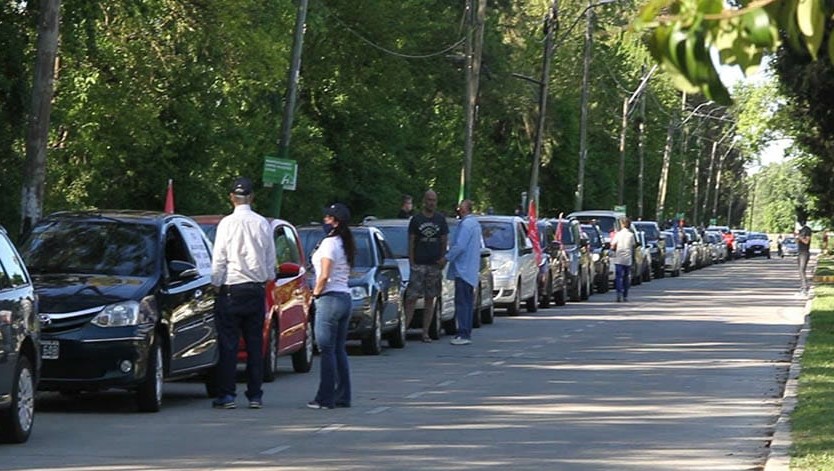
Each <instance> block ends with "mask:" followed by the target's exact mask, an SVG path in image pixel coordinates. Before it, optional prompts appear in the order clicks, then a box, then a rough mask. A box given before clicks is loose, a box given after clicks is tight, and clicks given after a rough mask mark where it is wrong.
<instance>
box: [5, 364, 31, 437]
mask: <svg viewBox="0 0 834 471" xmlns="http://www.w3.org/2000/svg"><path fill="white" fill-rule="evenodd" d="M34 423H35V372H34V371H33V369H32V363H31V362H30V361H29V358H28V357H27V356H26V355H20V356H19V357H18V359H17V365H15V373H14V378H13V382H12V397H11V404H10V405H9V408H8V409H6V410H4V411H2V413H0V438H2V440H3V441H4V442H8V443H23V442H25V441H26V440H28V439H29V435H30V434H31V433H32V425H33V424H34Z"/></svg>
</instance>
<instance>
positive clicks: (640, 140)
mask: <svg viewBox="0 0 834 471" xmlns="http://www.w3.org/2000/svg"><path fill="white" fill-rule="evenodd" d="M643 69H644V70H645V66H644V67H643ZM647 86H648V85H647ZM645 141H646V96H645V94H643V95H641V96H640V122H639V123H638V124H637V158H638V159H639V161H640V162H639V169H638V172H637V218H638V219H643V176H644V171H645V152H646V145H645V144H646V142H645Z"/></svg>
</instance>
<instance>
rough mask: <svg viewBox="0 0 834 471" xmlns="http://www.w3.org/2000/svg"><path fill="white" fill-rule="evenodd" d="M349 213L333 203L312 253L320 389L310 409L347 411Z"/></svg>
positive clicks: (351, 244) (351, 245)
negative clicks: (342, 409)
mask: <svg viewBox="0 0 834 471" xmlns="http://www.w3.org/2000/svg"><path fill="white" fill-rule="evenodd" d="M349 223H350V211H349V210H348V208H347V206H345V205H343V204H341V203H336V204H333V205H331V206H329V207H327V208H325V209H324V230H325V231H326V232H327V236H325V238H324V239H323V240H322V241H321V243H320V244H319V246H318V248H316V251H315V252H313V257H312V258H313V268H314V269H315V273H316V284H315V286H314V287H313V297H314V298H315V303H316V325H315V332H316V343H317V344H318V346H319V352H320V353H321V362H320V365H319V368H320V380H319V389H318V392H317V393H316V397H315V399H313V400H312V401H310V402H308V403H307V407H309V408H311V409H332V408H334V407H350V394H351V392H350V368H349V366H348V356H347V350H346V349H345V342H346V341H347V332H348V321H350V310H351V300H350V288H349V287H348V276H349V274H350V267H352V266H353V262H354V258H355V254H356V245H355V243H354V241H353V234H351V232H350V227H348V224H349Z"/></svg>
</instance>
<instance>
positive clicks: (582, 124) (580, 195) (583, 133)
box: [574, 3, 594, 211]
mask: <svg viewBox="0 0 834 471" xmlns="http://www.w3.org/2000/svg"><path fill="white" fill-rule="evenodd" d="M590 5H591V4H590V3H589V6H588V8H587V9H586V11H585V15H586V17H587V20H588V25H587V28H585V59H584V62H583V65H582V105H581V109H580V114H579V171H578V172H577V183H576V204H575V205H574V206H575V207H574V209H575V210H576V211H581V210H582V203H583V200H584V197H585V161H586V160H587V158H588V93H589V90H588V89H589V88H590V80H591V78H590V75H591V50H592V49H593V38H594V36H593V33H594V21H593V19H594V16H593V15H594V13H593V9H592V8H590Z"/></svg>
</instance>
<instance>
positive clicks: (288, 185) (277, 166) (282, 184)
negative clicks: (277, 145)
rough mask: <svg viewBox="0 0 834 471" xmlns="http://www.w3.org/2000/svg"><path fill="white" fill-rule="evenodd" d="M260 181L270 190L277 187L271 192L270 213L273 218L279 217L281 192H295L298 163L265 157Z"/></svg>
mask: <svg viewBox="0 0 834 471" xmlns="http://www.w3.org/2000/svg"><path fill="white" fill-rule="evenodd" d="M262 179H263V182H264V186H265V187H267V188H271V187H272V186H273V185H277V186H278V187H277V188H275V189H274V190H273V194H274V198H273V200H272V211H271V212H272V214H273V215H274V216H275V217H279V216H280V215H281V200H282V199H283V198H282V196H283V193H284V192H283V190H290V191H295V187H296V182H297V181H298V162H296V161H295V160H289V159H280V158H278V157H270V156H266V157H264V172H263V177H262Z"/></svg>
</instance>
